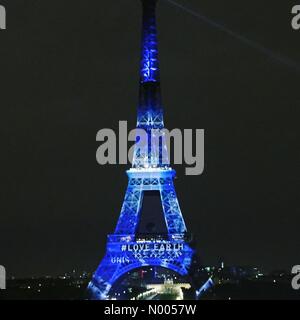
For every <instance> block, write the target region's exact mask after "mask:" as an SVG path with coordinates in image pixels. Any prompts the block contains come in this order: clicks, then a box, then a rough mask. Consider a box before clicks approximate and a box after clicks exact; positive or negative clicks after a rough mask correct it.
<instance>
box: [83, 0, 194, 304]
mask: <svg viewBox="0 0 300 320" xmlns="http://www.w3.org/2000/svg"><path fill="white" fill-rule="evenodd" d="M156 3H157V0H142V4H143V32H142V58H141V68H140V99H139V107H138V119H137V128H139V129H143V130H145V131H146V132H147V134H148V136H149V137H150V138H151V136H152V135H153V131H154V130H152V129H156V130H158V131H160V130H162V129H163V128H164V121H163V108H162V102H161V92H160V73H159V59H158V45H157V29H156V18H155V8H156ZM150 138H149V139H148V142H149V141H151V139H150ZM137 139H139V137H138V138H137ZM140 145H143V144H140ZM165 150H166V145H165V141H164V139H162V142H161V143H160V144H159V146H153V145H151V144H149V143H145V144H144V147H139V148H136V150H135V152H134V158H133V165H132V168H131V169H130V170H128V171H127V174H128V178H129V183H128V188H127V191H126V195H125V199H124V203H123V206H122V210H121V214H120V217H119V221H118V223H117V227H116V229H115V232H114V233H113V234H111V235H108V240H107V247H106V254H105V257H104V258H103V260H102V262H101V263H100V265H99V267H98V269H97V271H96V272H95V274H94V275H93V278H92V280H91V282H90V284H89V287H88V289H89V292H90V296H91V299H106V298H107V295H108V292H109V290H110V289H111V287H112V285H113V284H114V283H115V282H116V281H117V280H118V279H119V278H120V277H121V276H122V275H124V274H125V273H127V272H129V271H130V270H133V269H137V268H141V267H145V266H160V267H165V268H168V269H171V270H173V271H175V272H177V273H179V274H180V275H182V276H185V275H188V273H189V268H190V266H191V262H192V258H193V255H194V250H193V249H192V248H191V246H190V244H189V242H188V240H187V229H186V225H185V223H184V220H183V217H182V214H181V211H180V207H179V204H178V200H177V196H176V192H175V189H174V184H173V179H174V177H175V171H174V170H172V169H171V168H170V165H169V164H166V163H167V161H165V160H166V159H164V153H165V152H163V151H165ZM147 192H157V193H159V195H160V200H161V204H162V209H163V213H164V218H165V224H166V228H167V233H166V234H148V235H147V234H143V235H141V234H139V233H138V226H139V222H140V214H141V208H142V202H143V198H144V196H145V194H146V193H147Z"/></svg>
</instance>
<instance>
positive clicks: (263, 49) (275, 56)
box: [165, 0, 300, 72]
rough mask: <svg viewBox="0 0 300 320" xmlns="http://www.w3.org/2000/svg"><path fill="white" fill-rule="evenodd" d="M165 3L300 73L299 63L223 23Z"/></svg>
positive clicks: (175, 3) (177, 4)
mask: <svg viewBox="0 0 300 320" xmlns="http://www.w3.org/2000/svg"><path fill="white" fill-rule="evenodd" d="M165 1H166V2H169V3H170V4H172V5H173V6H175V7H177V8H179V9H181V10H183V11H185V12H186V13H188V14H190V15H192V16H194V17H195V18H197V19H199V20H201V21H202V22H204V23H207V24H208V25H210V26H211V27H213V28H215V29H218V30H221V31H223V32H225V33H226V34H228V35H230V36H231V37H233V38H235V39H237V40H239V41H241V42H242V43H244V44H246V45H248V46H249V47H252V48H254V49H256V50H258V51H260V52H261V53H263V54H265V55H267V56H269V57H270V58H271V59H273V60H275V61H278V62H280V63H282V64H284V65H286V66H288V67H290V68H292V69H293V70H295V71H298V72H300V64H299V63H298V62H296V61H293V60H291V59H290V58H288V57H285V56H283V55H281V54H280V53H276V52H274V51H272V50H271V49H268V48H266V47H265V46H263V45H261V44H260V43H257V42H255V41H253V40H250V39H248V38H246V37H244V36H243V35H241V34H239V33H237V32H235V31H233V30H231V29H229V28H227V27H226V26H224V25H222V24H221V23H218V22H215V21H213V20H212V19H210V18H208V17H206V16H204V15H203V14H201V13H199V12H195V11H193V10H192V9H189V8H187V7H185V6H183V5H181V4H180V3H177V2H176V1H174V0H165Z"/></svg>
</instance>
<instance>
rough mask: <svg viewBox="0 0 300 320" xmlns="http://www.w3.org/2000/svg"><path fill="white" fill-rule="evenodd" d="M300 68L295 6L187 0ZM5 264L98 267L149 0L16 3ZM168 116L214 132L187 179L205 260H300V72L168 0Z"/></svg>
mask: <svg viewBox="0 0 300 320" xmlns="http://www.w3.org/2000/svg"><path fill="white" fill-rule="evenodd" d="M177 1H178V2H180V3H182V4H185V5H186V6H188V7H189V8H192V9H193V10H195V11H197V12H201V13H202V14H205V15H207V16H209V17H210V18H212V19H213V20H214V21H218V22H220V23H222V24H224V25H226V26H227V27H229V28H231V29H233V30H235V31H236V32H238V33H240V34H242V35H244V36H246V37H248V38H250V39H252V40H253V41H255V42H258V43H261V44H262V45H264V46H265V47H267V48H269V49H270V50H272V51H273V52H274V53H279V54H281V55H283V56H287V57H289V59H292V60H293V61H297V62H298V63H299V64H300V41H299V40H300V31H298V32H297V31H293V30H292V28H291V24H290V20H291V14H290V12H291V8H292V5H293V4H295V3H294V1H283V0H282V1H277V3H274V1H260V0H253V1H248V2H245V1H237V0H227V1H223V0H222V1H221V0H219V1H216V0H215V1H212V0H202V1H199V0H189V1H187V0H177ZM1 4H4V5H6V9H7V19H8V29H7V31H1V32H0V81H1V83H0V97H1V100H0V106H1V109H0V110H1V111H0V112H1V116H0V130H1V140H2V141H1V169H0V170H1V171H0V172H1V176H0V177H1V184H0V188H1V191H0V195H1V201H0V264H2V265H5V266H6V268H7V272H8V274H9V275H16V276H19V277H20V276H31V275H45V274H51V275H55V274H58V273H63V272H66V271H69V270H72V269H77V270H87V271H93V270H95V269H96V267H97V265H98V263H99V261H100V260H101V258H102V255H103V253H104V249H105V241H106V234H108V233H111V232H113V230H114V227H115V224H116V222H117V219H118V216H119V212H120V207H121V204H122V199H123V197H124V193H125V189H126V186H127V177H126V175H125V170H126V169H127V168H128V167H126V166H110V167H109V166H105V167H101V166H99V165H97V163H96V159H95V153H96V149H97V146H98V145H97V143H96V141H95V137H96V133H97V131H98V130H100V129H102V128H117V125H118V121H119V120H128V121H129V122H130V125H131V126H132V128H133V127H134V124H135V119H136V107H137V101H138V99H137V96H138V66H139V52H140V13H141V12H140V3H139V1H138V0H114V1H111V0H109V1H99V0H89V1H74V0H73V1H66V0H64V1H61V0H59V1H58V0H51V1H48V0H43V1H40V0H10V1H4V0H1ZM158 20H159V40H160V56H161V69H162V70H161V78H162V82H163V96H164V105H165V112H166V115H165V122H166V126H167V127H168V128H169V129H172V128H176V127H178V128H182V129H183V128H194V129H196V128H199V129H205V135H206V136H205V144H206V145H205V157H206V159H205V172H204V174H203V175H202V176H185V175H184V170H183V168H182V167H180V166H177V167H176V169H177V173H178V179H177V180H176V188H177V192H178V197H179V200H180V203H181V208H182V212H183V214H184V217H185V220H186V223H187V225H188V228H189V231H190V232H192V233H194V234H195V235H196V237H197V241H198V253H199V255H200V256H201V258H202V260H203V262H204V263H205V264H213V263H217V262H218V261H219V259H220V257H223V258H224V259H225V261H226V262H227V263H228V264H235V265H257V266H260V267H263V268H266V269H278V268H286V269H290V268H291V267H292V266H293V265H295V264H299V263H300V256H299V251H300V237H299V231H300V230H299V228H300V218H299V163H300V161H299V160H300V159H299V106H300V97H299V80H300V73H299V71H298V72H297V71H295V70H294V69H293V68H292V67H289V66H286V65H284V64H282V63H280V62H278V61H275V60H273V59H272V58H270V57H268V56H267V55H265V54H262V53H261V52H259V51H257V50H256V49H253V48H250V47H248V46H246V45H245V44H243V43H241V42H240V41H238V40H236V39H234V38H232V37H230V36H228V35H226V34H224V33H222V32H221V31H219V30H215V29H213V28H212V27H211V26H208V25H207V24H205V23H202V22H201V21H200V20H197V19H195V18H194V17H192V16H190V15H188V14H186V13H184V12H182V11H181V10H179V9H177V8H174V7H173V6H171V5H170V4H168V3H166V2H165V1H163V0H161V1H160V5H159V14H158Z"/></svg>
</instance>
